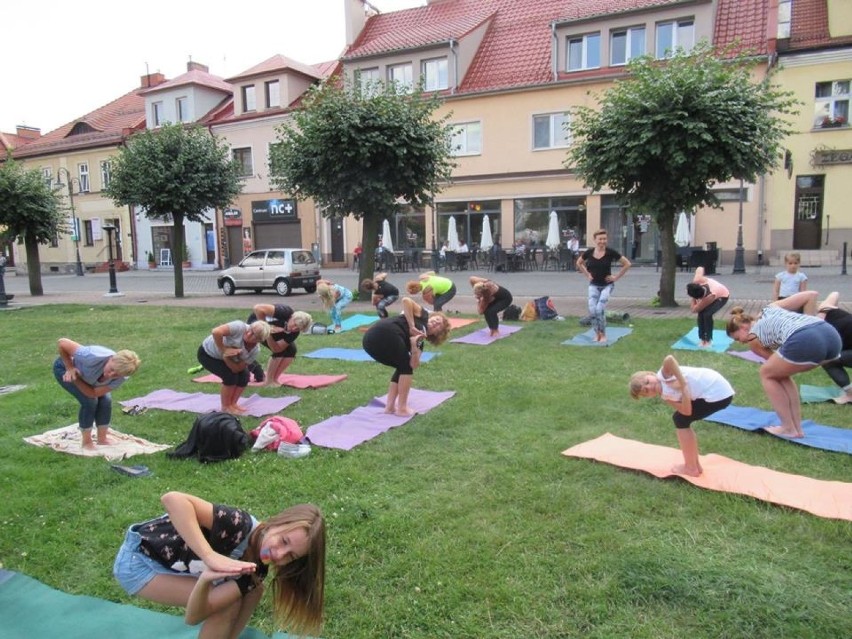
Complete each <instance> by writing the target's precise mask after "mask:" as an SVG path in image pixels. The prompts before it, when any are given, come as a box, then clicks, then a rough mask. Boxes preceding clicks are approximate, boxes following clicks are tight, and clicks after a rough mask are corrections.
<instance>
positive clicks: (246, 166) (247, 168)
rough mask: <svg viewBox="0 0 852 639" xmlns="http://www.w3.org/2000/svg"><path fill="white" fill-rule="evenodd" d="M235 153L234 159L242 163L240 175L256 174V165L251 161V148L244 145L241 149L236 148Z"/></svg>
mask: <svg viewBox="0 0 852 639" xmlns="http://www.w3.org/2000/svg"><path fill="white" fill-rule="evenodd" d="M233 154H234V160H235V161H236V162H237V164H239V165H240V176H241V177H250V176H252V175H254V167H253V165H252V161H251V148H250V147H243V148H240V149H234V150H233Z"/></svg>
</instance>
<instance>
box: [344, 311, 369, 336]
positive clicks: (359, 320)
mask: <svg viewBox="0 0 852 639" xmlns="http://www.w3.org/2000/svg"><path fill="white" fill-rule="evenodd" d="M378 319H379V316H378V315H363V314H358V315H353V316H352V317H347V318H346V319H345V320H343V322H342V323H341V324H340V332H341V333H342V332H343V331H351V330H352V329H354V328H358V327H360V326H369V325H370V324H373V323H375V322H376V321H377V320H378Z"/></svg>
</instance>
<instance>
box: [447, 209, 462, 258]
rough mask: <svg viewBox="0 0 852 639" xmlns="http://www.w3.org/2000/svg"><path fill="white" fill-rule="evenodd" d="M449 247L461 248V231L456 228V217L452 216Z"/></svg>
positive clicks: (455, 249)
mask: <svg viewBox="0 0 852 639" xmlns="http://www.w3.org/2000/svg"><path fill="white" fill-rule="evenodd" d="M447 248H448V249H449V250H451V251H458V250H459V232H458V229H456V218H455V217H453V216H452V215H451V216H450V226H449V228H448V229H447Z"/></svg>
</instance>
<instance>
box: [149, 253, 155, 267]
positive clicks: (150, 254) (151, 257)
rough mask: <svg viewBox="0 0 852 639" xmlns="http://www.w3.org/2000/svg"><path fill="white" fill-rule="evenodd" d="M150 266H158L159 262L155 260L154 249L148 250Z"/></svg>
mask: <svg viewBox="0 0 852 639" xmlns="http://www.w3.org/2000/svg"><path fill="white" fill-rule="evenodd" d="M148 268H149V269H155V268H157V262H155V261H154V253H153V251H148Z"/></svg>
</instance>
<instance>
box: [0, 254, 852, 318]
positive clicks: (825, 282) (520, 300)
mask: <svg viewBox="0 0 852 639" xmlns="http://www.w3.org/2000/svg"><path fill="white" fill-rule="evenodd" d="M777 270H778V268H777V267H752V268H749V269H747V272H746V273H744V274H737V275H733V274H731V273H730V270H728V271H725V270H720V271H719V272H718V273H717V274H716V275H714V276H712V277H714V278H716V279H718V280H720V281H722V282H724V283H725V285H726V286H728V288H730V289H731V294H732V297H731V301H730V302H729V303H728V305H727V306H726V307H725V309H723V313H724V311H727V310H730V309H731V308H733V306H742V307H743V308H745V310H746V312H748V313H751V314H755V313H757V312H759V311H760V309H761V308H762V307H763V306H765V305H766V304H767V303H769V301H770V299H771V296H772V286H773V281H774V276H775V273H776V272H777ZM322 275H323V277H325V278H326V279H330V280H332V281H334V282H336V283H339V284H342V285H343V286H347V287H349V288H355V287H356V286H357V284H358V273H357V272H355V271H352V270H349V269H322ZM440 275H442V276H445V277H449V278H450V279H451V280H453V281H454V282H455V284H456V288H457V289H458V293H457V294H456V297H455V298H454V299H453V300H452V301H451V302H450V303H449V304H448V305H447V307H446V308H445V310H448V311H449V312H451V313H456V312H458V313H462V314H475V313H476V305H475V303H474V299H473V295H472V292H471V288H470V286H469V284H468V281H467V280H468V277H470V276H471V275H478V276H481V277H493V278H494V279H495V280H496V281H497V282H498V283H499V284H501V285H502V286H505V287H506V288H508V289H509V290H510V291H512V294H513V295H514V298H515V300H514V303H515V304H517V305H518V306H523V305H524V304H525V303H526V302H528V301H530V300H533V299H535V298H536V297H541V296H543V295H549V296H550V297H551V298H552V299H553V303H554V305H555V306H556V309H557V311H558V312H559V313H560V314H561V315H564V316H573V317H582V316H584V315H586V313H587V307H586V282H585V280H584V279H583V278H582V277H581V276H580V275H579V274H578V273H576V272H571V271H569V272H565V271H522V272H518V273H489V272H487V271H485V270H483V269H479V270H471V271H452V272H449V273H446V272H441V273H440ZM807 275H808V277H809V278H810V279H809V281H808V284H809V288H811V289H813V290H817V291H819V293H820V297H821V298H822V297H824V296H825V295H827V294H828V293H829V292H831V291H839V292H840V293H841V305H842V306H843V307H844V308H846V309H847V310H850V311H852V293H850V297H849V299H848V300H844V299H843V297H844V296H845V295H846V292H847V291H849V286H850V282H852V279H850V278H849V276H846V275H840V273H839V269H836V268H832V269H831V271H829V270H828V269H808V270H807ZM217 276H218V272H216V271H185V272H184V295H185V297H183V298H181V299H178V298H175V297H174V275H173V272H172V271H171V270H170V269H157V270H156V271H127V272H123V273H118V274H117V275H116V282H117V285H118V286H117V288H118V290H119V292H120V295H118V296H115V295H112V296H111V295H108V294H107V291H109V275H108V274H106V273H94V274H86V275H85V276H83V277H77V276H75V275H44V276H43V277H42V287H43V289H44V295H42V296H38V297H33V296H31V295H30V294H29V281H28V278H27V277H26V276H20V275H17V276H16V275H11V276H9V274H8V273H7V276H6V277H5V279H4V282H5V288H6V293H7V294H14V296H15V297H14V299H13V300H12V301H11V302H10V303H9V306H8V307H7V308H21V307H26V306H37V305H47V304H90V305H103V304H119V305H127V306H133V305H137V304H149V305H158V304H159V305H169V306H194V307H202V308H234V309H240V313H239V314H238V315H239V316H242V315H243V314H244V313H247V311H248V309H250V308H251V307H252V306H253V305H254V304H257V303H259V302H266V303H270V304H275V303H285V304H288V305H290V306H292V307H293V308H295V309H297V310H304V311H307V312H309V313H323V312H324V311H323V309H322V306H321V304H320V303H319V300H318V298H317V296H316V295H308V294H306V293H305V292H304V291H302V290H297V291H295V292H294V293H293V295H291V296H289V297H280V296H278V295H276V294H275V293H274V292H272V291H268V292H264V293H262V294H260V295H256V294H254V293H251V292H242V291H241V292H238V293H237V294H236V295H233V296H230V297H228V296H226V295H224V294H223V293H222V292H221V291H220V290H219V289H218V287H217V285H216V278H217ZM417 276H418V273H416V272H410V273H391V274H390V275H389V276H388V279H389V281H391V282H392V283H393V284H394V285H396V286H397V287H398V288H399V289H400V291H401V292H402V291H404V288H405V283H406V282H407V281H408V280H412V279H416V278H417ZM691 279H692V274H691V273H681V272H678V273H677V274H676V284H675V292H676V293H675V295H676V299H677V301H678V303H679V304H680V305H679V306H678V307H677V308H654V307H652V306H651V300H652V299H653V298H654V297H655V296H656V294H657V290H658V289H659V282H660V272H659V271H658V270H657V269H656V268H655V267H653V266H636V267H634V268H632V269H631V270H630V271H629V272H628V274H627V275H626V276H625V277H624V278H623V279H622V280H620V281H619V282H618V283H617V284H616V286H615V291H614V293H613V296H612V298H611V299H610V303H609V307H608V310H610V311H617V312H621V313H629V314H630V315H631V317H691V316H692V314H691V313H690V312H689V299H688V298H687V296H686V284H687V282H689V281H690V280H691ZM347 310H348V311H349V312H361V313H372V312H374V311H373V307H372V306H371V305H370V303H369V301H354V302H352V303H351V304H350V305H349V306H348V307H347Z"/></svg>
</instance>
